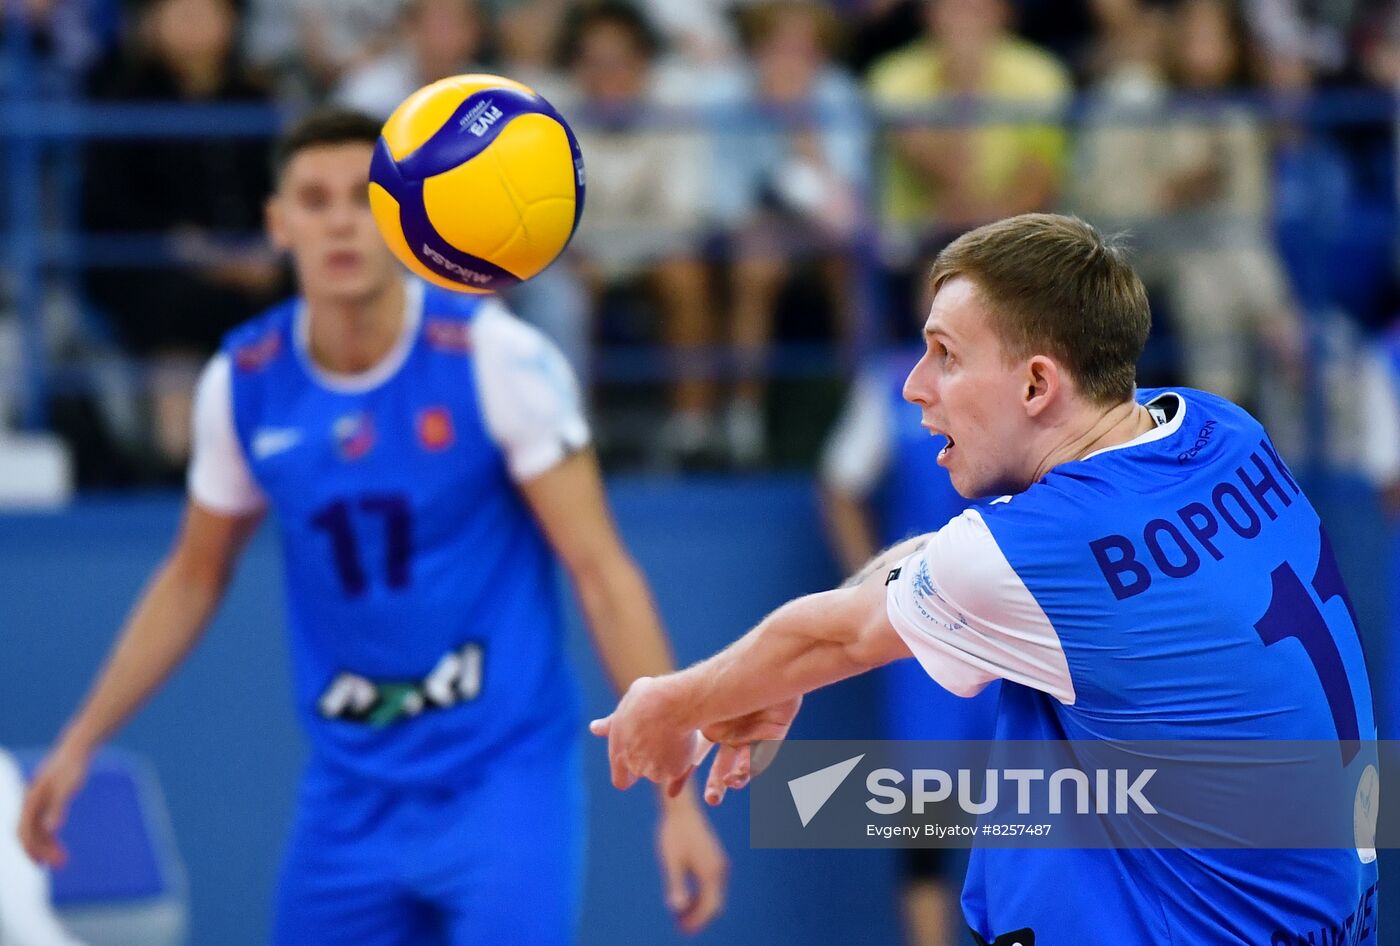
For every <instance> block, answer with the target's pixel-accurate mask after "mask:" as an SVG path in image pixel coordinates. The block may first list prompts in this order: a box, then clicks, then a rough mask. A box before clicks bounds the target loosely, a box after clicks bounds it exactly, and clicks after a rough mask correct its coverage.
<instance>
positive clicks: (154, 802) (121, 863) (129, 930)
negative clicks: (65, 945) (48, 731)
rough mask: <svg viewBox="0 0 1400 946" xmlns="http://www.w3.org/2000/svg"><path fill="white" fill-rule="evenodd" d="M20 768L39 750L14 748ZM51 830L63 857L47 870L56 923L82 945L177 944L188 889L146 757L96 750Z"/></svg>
mask: <svg viewBox="0 0 1400 946" xmlns="http://www.w3.org/2000/svg"><path fill="white" fill-rule="evenodd" d="M18 758H19V759H20V762H21V765H22V766H23V767H24V769H25V771H26V775H28V774H31V771H32V768H33V766H34V765H36V764H37V762H38V760H39V758H40V754H39V753H37V752H33V753H19V754H18ZM59 837H60V839H61V840H62V842H63V844H64V845H65V846H66V847H67V848H68V854H69V858H68V863H67V864H66V865H65V866H64V867H63V868H61V869H59V870H55V871H54V872H53V874H52V896H53V903H54V906H55V907H56V908H57V910H58V913H59V915H60V917H61V918H62V919H63V922H64V924H65V925H66V926H67V927H68V929H69V930H70V931H72V933H73V934H74V935H75V936H77V937H79V938H80V939H82V940H83V941H84V942H85V943H87V944H88V946H179V944H182V943H184V942H185V936H186V928H187V926H188V914H189V893H188V887H187V884H186V879H185V871H184V866H183V865H182V863H181V862H180V858H179V854H178V852H177V851H176V848H175V843H174V836H173V834H172V831H171V828H170V818H169V815H168V813H167V811H166V807H165V800H164V798H163V797H162V795H161V792H160V786H159V784H158V782H157V780H156V776H155V771H154V769H153V768H152V766H151V764H150V763H149V762H147V761H146V760H145V759H144V758H142V757H141V756H139V755H136V754H135V753H131V752H127V751H124V750H120V749H104V750H102V751H101V752H99V753H98V754H97V755H96V756H95V757H94V759H93V763H92V769H91V773H90V776H89V778H88V782H87V784H86V785H85V786H84V787H83V789H82V791H80V792H79V793H78V794H77V796H75V797H74V799H73V803H72V805H71V807H70V809H69V812H68V820H67V823H66V824H65V825H64V827H63V829H62V831H61V832H60V833H59Z"/></svg>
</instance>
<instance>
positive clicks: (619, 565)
mask: <svg viewBox="0 0 1400 946" xmlns="http://www.w3.org/2000/svg"><path fill="white" fill-rule="evenodd" d="M574 585H575V588H576V590H577V592H578V597H579V604H580V606H581V607H582V609H583V614H584V618H585V620H586V621H587V622H588V628H589V632H590V633H591V634H592V636H593V642H594V646H596V647H597V649H598V657H599V659H600V661H601V662H602V664H603V669H604V671H605V672H606V673H607V675H608V679H609V680H611V681H612V684H613V686H614V687H615V688H616V689H617V692H619V693H624V692H626V691H627V688H628V687H629V686H631V685H632V681H633V680H636V679H637V678H638V677H654V676H659V675H661V674H663V673H670V672H671V671H672V670H674V669H675V666H676V664H675V658H674V657H673V656H672V654H671V647H670V644H669V642H668V641H667V640H666V635H665V633H664V632H663V631H662V630H661V619H660V617H659V616H658V615H657V612H656V606H655V604H654V603H653V602H652V597H651V590H650V589H649V588H648V587H647V583H646V580H645V579H644V578H643V577H642V573H641V571H640V570H638V568H637V566H636V564H634V563H633V562H632V560H631V559H630V558H627V557H626V556H625V555H620V556H618V558H617V559H616V560H611V561H605V562H600V563H594V564H593V565H591V566H590V567H589V568H587V569H582V570H580V572H579V573H578V574H576V575H575V576H574Z"/></svg>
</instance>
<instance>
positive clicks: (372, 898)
mask: <svg viewBox="0 0 1400 946" xmlns="http://www.w3.org/2000/svg"><path fill="white" fill-rule="evenodd" d="M378 135H379V126H378V123H377V122H375V121H373V120H372V119H370V118H368V117H365V116H362V115H359V114H357V113H353V112H342V111H329V112H322V113H318V114H316V115H313V116H311V117H309V118H307V119H305V120H304V121H303V122H302V123H301V124H299V125H298V126H297V127H295V128H293V129H292V130H291V131H290V132H289V134H288V135H287V136H286V138H285V139H284V140H283V142H282V144H281V147H280V151H279V155H278V171H279V182H278V187H277V190H276V192H275V194H274V196H273V197H272V199H271V200H270V202H269V204H268V211H267V219H268V228H269V232H270V234H271V237H272V239H273V242H274V243H275V244H277V245H278V246H279V247H280V248H282V249H285V250H287V251H289V252H290V254H291V257H292V261H293V263H294V265H295V269H296V273H297V276H298V279H299V281H300V285H301V291H302V297H301V298H299V299H296V300H293V301H291V302H288V303H286V304H284V305H282V306H280V307H278V308H275V309H273V310H271V311H270V312H268V313H267V314H266V315H264V316H262V317H260V318H258V319H256V320H254V321H252V322H250V323H248V324H247V325H244V326H242V327H241V328H239V329H236V330H234V331H233V332H232V333H231V334H230V335H229V336H228V338H227V340H226V342H225V345H224V347H223V350H222V352H221V353H220V354H219V355H218V356H216V357H215V358H214V359H213V360H212V361H211V362H210V363H209V365H208V367H207V368H206V369H205V371H204V375H203V377H202V379H201V381H200V386H199V391H198V398H197V404H196V408H195V427H196V433H197V439H196V452H195V457H194V460H193V462H192V464H191V467H190V471H189V504H188V508H187V512H186V516H185V521H184V525H183V527H182V530H181V533H180V535H179V537H178V539H177V541H176V544H175V547H174V549H173V551H172V552H171V555H170V558H169V559H168V560H167V561H166V563H165V564H164V565H163V566H162V567H161V568H160V569H159V570H158V571H157V573H156V575H155V577H154V579H153V582H152V584H151V586H150V587H149V589H148V590H147V591H146V593H145V594H144V595H143V597H142V598H141V600H140V602H139V603H138V605H137V607H136V609H135V611H134V613H133V614H132V616H131V618H130V619H129V620H128V622H127V625H126V627H125V629H124V630H123V632H122V634H121V637H120V639H119V640H118V643H117V645H116V648H115V649H114V651H113V653H112V656H111V658H110V660H109V662H108V664H107V666H106V668H105V669H104V670H103V672H102V674H101V676H100V677H99V679H98V681H97V683H96V686H95V687H94V689H93V691H92V692H91V694H90V695H89V696H88V698H87V700H86V702H85V703H84V705H83V707H82V708H81V710H80V711H79V712H78V713H77V715H76V716H75V717H74V718H73V720H72V721H71V722H70V723H69V725H68V726H67V727H66V729H65V730H64V733H63V736H62V738H61V739H60V740H59V742H58V744H57V746H56V747H55V749H54V750H53V753H52V754H51V755H50V756H49V758H48V760H47V761H46V762H45V764H44V766H43V768H42V769H41V771H40V773H39V775H38V777H37V778H36V780H35V783H34V785H33V787H32V788H31V790H30V794H29V797H28V799H27V802H26V807H25V811H24V817H23V822H22V825H21V833H22V837H23V840H24V842H25V846H26V847H27V849H28V850H29V851H30V853H31V854H32V855H33V856H34V857H36V858H38V859H40V860H43V861H47V862H49V863H59V862H61V861H62V860H63V857H64V852H63V850H62V848H61V846H60V845H59V843H58V842H57V841H56V839H55V832H56V831H57V829H58V827H59V825H60V823H61V822H62V820H63V815H64V811H65V808H66V805H67V803H68V800H69V798H70V797H71V795H72V794H73V792H74V791H75V790H76V789H77V787H78V786H79V785H80V784H81V783H82V781H83V778H84V775H85V773H86V770H87V765H88V759H89V757H90V755H91V753H92V751H93V749H94V748H96V747H97V746H98V745H100V744H101V743H102V742H103V741H104V740H105V739H107V738H108V737H109V736H110V735H111V734H112V733H113V732H114V731H115V730H116V728H117V727H118V726H119V725H120V724H121V723H122V721H123V720H125V719H126V718H127V717H128V716H129V715H130V714H131V713H132V712H133V711H134V710H135V708H136V707H137V706H138V705H140V703H141V702H142V701H143V700H145V699H146V698H147V697H148V696H150V695H151V694H152V693H153V692H154V691H155V690H156V688H157V687H158V686H159V685H160V684H161V682H162V681H164V680H165V678H166V677H167V676H168V675H169V674H170V672H171V671H172V670H173V669H174V668H175V666H176V665H177V664H178V663H179V662H180V660H181V659H182V658H183V657H184V655H185V654H186V653H187V652H188V651H189V649H190V648H191V647H192V646H193V645H194V644H195V642H196V641H197V640H198V639H199V636H200V633H201V632H202V631H203V629H204V627H205V625H206V624H207V622H208V620H209V618H210V617H211V616H212V615H213V613H214V611H215V609H216V608H217V606H218V603H219V600H220V598H221V597H222V594H223V592H224V589H225V587H226V586H227V584H228V581H229V578H230V576H231V573H232V570H233V566H234V564H235V562H236V561H237V559H238V556H239V553H240V552H241V550H242V549H243V547H244V544H245V543H246V541H247V540H248V538H249V536H251V535H252V533H253V531H254V530H255V529H256V528H257V525H258V523H259V522H261V521H262V518H263V516H264V515H265V514H266V513H267V512H268V511H269V510H270V511H273V512H275V513H276V519H277V524H278V529H279V532H280V533H281V538H282V546H283V554H284V556H285V561H286V574H287V581H286V588H287V598H288V602H287V603H288V611H289V614H288V618H289V620H288V624H289V629H290V633H291V645H292V656H293V670H294V673H295V679H296V702H297V707H298V709H299V711H300V714H301V717H302V720H303V722H304V724H305V726H306V730H307V732H308V735H309V736H310V740H311V746H312V759H311V763H310V766H309V769H308V771H307V773H306V776H305V779H304V781H303V783H302V786H301V791H300V799H299V804H298V810H297V817H296V822H295V826H294V829H293V832H292V837H291V841H290V844H289V847H288V851H287V855H286V860H285V863H284V867H283V874H282V880H281V885H280V890H279V902H278V905H277V910H276V914H277V919H276V934H275V937H274V939H275V942H277V943H279V944H287V946H291V944H297V946H304V944H308V943H331V942H335V943H352V942H353V943H359V944H381V943H384V944H388V943H404V944H409V943H412V944H418V943H431V942H445V943H452V944H466V943H492V944H495V943H505V942H512V943H527V944H536V943H539V944H554V943H561V944H562V943H566V942H569V941H571V939H572V935H573V928H574V924H575V920H576V916H577V910H578V904H579V899H580V897H579V895H580V884H581V867H582V861H583V844H582V841H583V836H582V829H583V792H582V784H581V779H580V772H579V763H580V752H579V748H580V747H579V738H578V732H579V720H578V706H577V702H578V700H577V696H576V693H575V686H574V681H573V680H572V678H571V676H570V673H569V671H568V668H567V666H566V661H565V657H564V653H563V642H562V639H561V638H562V631H563V627H562V620H561V615H560V612H559V608H558V602H557V600H556V595H555V586H554V562H555V559H556V557H557V558H559V559H561V560H562V561H563V563H564V566H565V568H566V569H567V570H568V572H569V575H570V577H571V578H572V579H573V583H574V586H575V589H576V591H577V593H578V596H579V600H580V603H581V605H582V608H583V611H584V614H585V616H586V618H587V620H588V624H589V626H590V628H591V629H592V631H593V634H594V638H595V643H596V645H597V647H598V651H599V654H600V656H601V658H602V661H603V664H604V665H605V667H606V669H607V671H608V673H609V674H610V675H611V677H612V678H613V681H614V682H615V683H616V684H617V685H618V686H619V687H626V686H627V684H628V683H630V682H631V681H632V680H633V679H635V678H636V677H638V676H640V675H643V674H651V673H658V672H664V671H666V670H667V669H669V668H670V667H671V655H670V653H669V650H668V646H667V642H666V640H665V637H664V636H663V634H662V631H661V628H660V625H659V622H658V619H657V615H656V613H655V610H654V608H653V606H652V603H651V596H650V594H649V592H648V589H647V586H646V584H645V582H644V580H643V578H642V576H641V574H640V572H639V571H638V570H637V568H636V567H635V565H634V564H633V563H632V561H631V559H630V558H629V556H628V555H627V553H626V551H625V550H624V549H623V547H622V545H621V543H620V541H619V539H618V537H617V535H616V533H615V531H614V528H613V525H612V522H611V519H610V516H609V513H608V509H607V505H606V501H605V498H604V494H603V489H602V485H601V480H600V477H599V473H598V467H597V463H596V460H595V458H594V455H593V454H592V452H591V451H590V450H589V449H588V443H589V432H588V427H587V425H586V423H585V421H584V419H583V416H582V414H581V412H580V408H579V398H578V392H577V390H576V386H575V384H574V382H573V378H572V376H571V375H570V373H569V371H568V369H567V367H566V366H565V364H564V362H563V360H562V359H561V357H560V356H559V354H558V351H557V350H556V349H555V348H554V347H553V345H552V344H550V343H549V342H547V341H546V340H545V339H544V337H543V336H541V335H540V334H539V333H538V332H536V331H535V330H533V329H531V328H529V327H528V326H526V325H525V324H523V323H521V322H519V321H518V320H516V319H515V318H514V317H512V316H511V315H510V314H509V313H508V312H506V310H505V309H504V308H503V307H502V306H501V305H500V304H499V303H498V302H496V301H494V300H491V299H484V298H481V297H468V296H460V295H456V294H453V293H450V292H443V291H439V290H436V289H432V288H427V287H425V286H424V285H423V284H421V283H419V282H417V281H414V280H409V279H406V278H405V277H404V276H403V274H402V271H401V270H400V269H399V267H398V264H397V263H396V262H395V261H394V259H393V257H392V256H391V255H390V254H389V251H388V249H387V248H386V247H385V246H384V245H383V243H382V242H381V241H380V238H379V236H378V234H377V232H376V230H375V226H374V222H373V219H372V218H371V215H370V210H369V204H368V198H367V182H368V172H369V165H370V155H371V152H372V149H373V146H374V144H375V141H376V140H377V138H378ZM188 315H189V317H190V318H198V316H199V313H188ZM658 850H659V852H660V857H661V861H662V866H663V869H664V872H665V874H666V890H667V900H668V902H669V904H670V905H671V907H672V908H673V909H674V910H675V912H676V913H677V915H678V918H679V921H680V923H681V925H682V926H683V927H684V928H686V929H687V930H694V929H697V928H699V927H701V926H703V925H704V924H705V923H706V922H708V920H709V919H710V918H711V917H712V916H713V915H714V913H715V912H716V910H717V909H718V907H719V902H720V899H721V897H722V893H723V887H724V874H725V870H726V867H725V861H724V855H723V852H722V851H721V850H720V848H719V846H718V844H717V842H716V840H715V838H714V836H713V835H712V833H711V832H710V829H709V826H708V824H707V823H706V820H705V818H704V816H703V815H702V814H701V812H700V809H699V805H698V803H697V802H696V801H695V800H694V799H693V797H687V796H681V797H680V798H679V799H678V801H668V802H664V803H663V811H662V816H661V821H660V827H659V828H658ZM692 883H693V884H694V886H693V888H692Z"/></svg>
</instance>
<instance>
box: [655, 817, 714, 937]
mask: <svg viewBox="0 0 1400 946" xmlns="http://www.w3.org/2000/svg"><path fill="white" fill-rule="evenodd" d="M661 805H662V810H661V820H660V822H659V823H658V824H657V826H656V855H657V857H658V858H659V859H660V861H661V877H662V881H663V883H665V885H666V906H668V907H670V908H671V912H672V913H673V914H675V917H676V922H677V923H679V924H680V928H681V929H682V930H684V931H685V932H686V933H698V932H699V931H700V930H702V929H704V928H705V927H706V926H707V925H708V924H709V922H710V921H711V920H713V919H714V918H715V916H716V915H717V914H718V913H719V912H720V910H722V909H724V894H725V887H726V886H727V885H728V881H729V859H728V858H726V857H725V856H724V849H723V848H722V847H720V843H719V839H718V838H717V837H715V833H714V831H713V830H712V829H711V828H710V822H709V820H708V819H707V818H706V817H705V815H704V813H703V812H701V810H700V806H699V805H698V804H696V802H695V795H694V794H693V793H691V792H682V793H681V794H680V795H678V796H676V797H674V798H666V799H663V800H662V802H661Z"/></svg>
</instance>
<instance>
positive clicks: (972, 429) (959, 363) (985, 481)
mask: <svg viewBox="0 0 1400 946" xmlns="http://www.w3.org/2000/svg"><path fill="white" fill-rule="evenodd" d="M924 342H925V345H926V348H925V351H924V356H923V358H921V359H919V363H918V364H917V365H915V366H914V370H913V371H911V372H910V373H909V378H908V380H906V381H905V382H904V398H905V400H907V401H910V402H911V403H914V404H917V405H919V407H920V408H921V410H922V412H923V425H924V427H925V428H926V429H927V430H928V431H929V434H930V435H937V434H943V435H945V436H946V437H947V438H948V445H947V446H946V447H944V448H943V450H942V451H941V452H940V453H939V454H938V464H939V466H942V467H946V468H947V470H948V474H949V476H950V477H951V478H952V481H953V488H954V489H956V490H957V491H958V492H959V493H960V494H962V495H963V496H966V497H968V498H972V497H977V496H991V495H1000V494H1002V493H1014V492H1019V491H1020V490H1022V489H1025V488H1026V487H1027V486H1029V485H1030V484H1029V483H1028V482H1025V481H1024V479H1025V474H1024V472H1023V468H1024V467H1025V463H1024V462H1023V461H1024V458H1025V457H1026V456H1027V455H1028V449H1029V447H1030V441H1031V438H1032V434H1033V431H1032V429H1031V425H1030V418H1029V417H1028V416H1027V412H1026V407H1025V391H1026V386H1025V379H1026V366H1025V365H1024V364H1020V363H1014V362H1012V361H1011V360H1010V359H1008V358H1007V357H1006V356H1005V354H1004V350H1003V348H1002V344H1001V340H1000V339H999V338H998V337H997V336H996V334H995V332H994V331H993V330H992V327H991V320H990V318H989V313H988V311H987V307H986V305H985V304H984V303H983V302H982V300H981V298H980V296H979V294H978V292H977V290H976V287H975V286H974V285H973V283H971V282H970V281H969V280H967V279H966V278H964V277H961V276H958V277H954V278H952V279H950V280H948V281H947V282H946V283H944V284H943V286H942V287H941V288H940V289H939V290H938V294H937V295H936V296H934V299H933V304H932V306H931V307H930V309H929V317H928V321H927V322H926V323H924Z"/></svg>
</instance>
